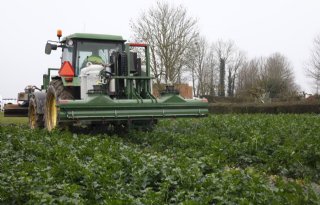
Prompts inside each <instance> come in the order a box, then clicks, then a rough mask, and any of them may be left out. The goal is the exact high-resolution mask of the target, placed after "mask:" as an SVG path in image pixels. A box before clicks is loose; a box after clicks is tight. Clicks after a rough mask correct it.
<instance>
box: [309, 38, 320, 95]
mask: <svg viewBox="0 0 320 205" xmlns="http://www.w3.org/2000/svg"><path fill="white" fill-rule="evenodd" d="M307 74H308V76H309V77H310V78H312V79H313V80H314V82H315V87H316V93H317V95H318V94H319V89H320V35H318V36H317V37H316V38H315V39H314V41H313V48H312V50H311V57H310V60H309V62H308V64H307Z"/></svg>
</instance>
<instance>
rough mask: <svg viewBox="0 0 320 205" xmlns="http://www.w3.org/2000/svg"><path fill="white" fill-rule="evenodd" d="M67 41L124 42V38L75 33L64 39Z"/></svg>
mask: <svg viewBox="0 0 320 205" xmlns="http://www.w3.org/2000/svg"><path fill="white" fill-rule="evenodd" d="M66 39H88V40H104V41H121V42H124V41H125V40H123V38H122V36H116V35H106V34H93V33H74V34H71V35H69V36H66V37H64V38H63V40H62V41H66Z"/></svg>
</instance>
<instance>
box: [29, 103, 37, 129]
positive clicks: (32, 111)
mask: <svg viewBox="0 0 320 205" xmlns="http://www.w3.org/2000/svg"><path fill="white" fill-rule="evenodd" d="M29 113H30V114H29V125H30V128H31V129H34V128H36V111H35V109H34V106H31V107H30V110H29Z"/></svg>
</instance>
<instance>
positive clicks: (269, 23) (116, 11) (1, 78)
mask: <svg viewBox="0 0 320 205" xmlns="http://www.w3.org/2000/svg"><path fill="white" fill-rule="evenodd" d="M168 1H169V2H170V3H172V4H174V5H179V4H182V5H183V6H184V7H185V8H187V10H188V12H189V14H190V16H193V17H195V18H197V19H198V21H199V28H200V31H201V34H202V35H204V36H206V37H207V39H208V40H209V41H210V42H213V41H216V40H217V39H224V40H229V39H232V40H234V41H235V43H236V45H237V46H238V47H239V48H240V49H242V50H244V51H246V52H247V55H248V57H249V58H253V57H256V56H257V57H259V56H268V55H270V54H272V53H274V52H280V53H282V54H284V55H285V56H287V57H288V58H289V60H290V61H291V63H292V65H293V67H294V71H295V76H296V82H297V83H298V84H299V85H300V86H301V88H302V90H305V91H308V92H311V91H312V83H311V82H310V80H308V79H307V78H306V77H305V71H304V63H305V62H306V61H307V59H308V58H309V55H310V49H311V47H312V41H313V39H314V37H315V36H316V35H318V34H320V1H319V0H304V1H303V0H223V1H222V0H220V1H216V0H211V1H209V0H208V1H204V0H203V1H202V0H198V1H195V0H168ZM155 3H156V1H151V0H117V1H107V0H105V1H103V0H101V1H99V0H90V1H80V0H78V1H66V0H64V1H62V0H56V1H45V0H41V1H40V0H39V1H36V0H28V1H23V0H10V1H3V2H2V3H1V8H2V9H1V12H0V25H1V30H0V35H1V38H0V54H1V55H0V65H1V66H0V71H1V74H0V96H2V97H16V94H17V93H18V92H19V91H23V89H24V87H25V86H26V85H29V84H34V85H37V86H40V85H41V84H42V74H44V73H46V72H47V68H48V67H59V65H60V62H59V57H60V53H59V52H57V51H55V52H54V54H52V55H50V56H48V55H45V54H44V47H45V43H46V41H47V40H49V39H50V40H56V39H57V38H56V30H57V29H59V28H60V29H62V31H63V34H64V35H68V34H71V33H76V32H88V33H104V34H115V35H122V36H123V37H124V38H125V39H129V38H130V36H131V30H130V21H132V20H134V19H135V18H137V17H138V16H139V14H140V13H141V12H143V11H144V10H146V9H148V8H149V7H151V6H152V5H154V4H155Z"/></svg>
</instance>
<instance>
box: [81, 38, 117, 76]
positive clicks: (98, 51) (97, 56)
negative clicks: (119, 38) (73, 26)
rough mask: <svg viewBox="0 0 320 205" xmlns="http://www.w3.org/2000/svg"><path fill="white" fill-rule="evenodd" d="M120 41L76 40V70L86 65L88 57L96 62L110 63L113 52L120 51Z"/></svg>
mask: <svg viewBox="0 0 320 205" xmlns="http://www.w3.org/2000/svg"><path fill="white" fill-rule="evenodd" d="M121 48H122V43H114V42H88V41H78V43H77V62H76V70H77V71H78V72H77V74H79V71H80V70H81V69H82V68H84V67H86V66H87V62H88V59H94V61H95V62H96V63H102V64H108V63H110V56H111V54H112V53H113V52H118V51H121V50H122V49H121Z"/></svg>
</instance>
